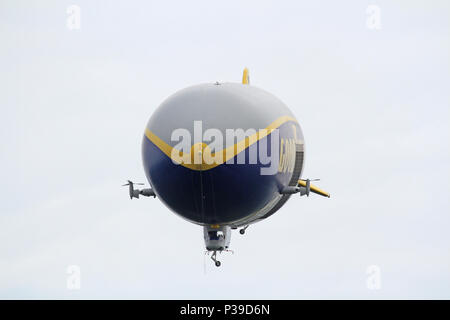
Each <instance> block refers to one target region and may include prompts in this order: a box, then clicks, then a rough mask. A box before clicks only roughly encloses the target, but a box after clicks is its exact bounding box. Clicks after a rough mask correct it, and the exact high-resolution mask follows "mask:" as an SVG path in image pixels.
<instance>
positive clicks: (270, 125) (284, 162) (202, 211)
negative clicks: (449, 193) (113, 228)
mask: <svg viewBox="0 0 450 320" xmlns="http://www.w3.org/2000/svg"><path fill="white" fill-rule="evenodd" d="M304 161H305V139H304V136H303V132H302V129H301V127H300V123H299V122H298V120H297V119H296V117H295V115H294V114H293V113H292V112H291V111H290V110H289V108H288V107H287V106H286V105H285V104H284V103H283V102H282V101H281V100H280V99H278V98H277V97H275V96H274V95H272V94H271V93H269V92H267V91H265V90H263V89H260V88H257V87H255V86H252V85H250V77H249V71H248V69H247V68H245V69H244V71H243V76H242V82H239V83H232V82H211V83H203V84H198V85H194V86H190V87H187V88H185V89H182V90H179V91H178V92H175V93H174V94H173V95H171V96H169V97H168V98H167V99H166V100H165V101H163V102H162V103H161V105H160V106H159V107H158V108H156V110H155V111H154V112H153V114H152V115H151V117H150V119H149V120H148V122H147V125H146V127H145V130H144V134H143V138H142V162H143V167H144V171H145V175H146V178H147V180H148V183H149V184H150V188H144V189H138V188H136V185H142V183H133V182H132V181H130V180H128V182H127V183H126V184H124V186H128V187H129V196H130V199H133V198H139V196H145V197H154V198H158V199H159V200H160V201H161V202H162V203H163V204H164V205H165V206H166V207H167V208H168V209H170V211H172V212H173V213H174V214H176V215H178V216H180V217H181V218H183V219H185V220H187V221H189V222H191V223H194V224H197V225H199V226H202V227H203V238H204V241H205V247H206V251H205V252H206V253H207V254H208V255H210V256H211V259H212V260H213V262H214V263H215V265H216V266H218V267H219V266H220V265H221V262H220V261H219V260H218V258H217V253H222V252H223V251H231V249H230V240H231V234H232V230H236V229H238V230H239V233H240V234H242V235H243V234H245V232H246V229H247V228H248V227H249V226H250V225H254V224H255V223H257V222H259V221H262V220H264V219H267V218H269V217H270V216H272V215H273V214H275V213H276V212H278V211H279V210H280V209H281V208H282V207H283V205H284V204H285V203H286V202H287V201H288V200H289V199H290V198H291V197H292V196H294V195H297V194H299V195H300V196H307V197H308V196H309V195H310V193H314V194H317V195H320V196H324V197H330V194H329V193H328V192H325V191H324V190H322V189H319V188H318V187H317V186H315V185H313V184H312V183H311V181H315V180H318V179H305V178H302V173H303V166H304Z"/></svg>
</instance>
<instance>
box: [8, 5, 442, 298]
mask: <svg viewBox="0 0 450 320" xmlns="http://www.w3.org/2000/svg"><path fill="white" fill-rule="evenodd" d="M44 3H45V4H44ZM70 4H77V5H79V6H80V8H81V30H73V31H70V30H69V29H68V28H67V27H66V19H67V13H66V9H67V7H68V6H69V5H70ZM369 4H375V5H378V6H379V7H380V8H381V24H382V29H381V30H378V31H375V30H370V29H368V28H367V27H366V19H367V14H366V8H367V6H368V5H369ZM449 15H450V4H449V2H448V1H444V0H443V1H425V0H423V1H406V0H405V1H396V2H395V3H394V2H393V1H377V0H374V1H356V0H355V1H320V3H319V2H318V1H303V2H302V3H300V1H291V2H282V3H280V1H273V2H270V1H252V2H250V1H246V2H245V3H243V1H183V2H181V1H178V2H174V1H155V2H153V3H151V2H150V1H142V2H136V1H121V4H119V3H113V2H112V1H70V2H69V1H46V2H44V1H1V2H0V88H1V90H0V106H1V111H2V113H1V114H2V116H1V117H0V137H1V149H0V150H1V151H0V152H1V164H2V165H1V169H0V170H1V184H0V195H1V201H0V298H44V299H45V298H64V299H65V298H150V299H154V298H163V299H166V298H185V299H189V298H194V299H196V298H204V299H215V298H223V299H231V298H233V299H239V298H247V299H263V298H267V299H272V298H274V299H278V298H288V299H291V298H344V299H345V298H358V299H371V298H374V299H379V298H447V299H448V298H450V232H449V230H450V217H449V214H450V212H449V200H448V199H449V191H450V190H449V178H450V174H449V142H448V141H449V126H448V125H449V119H450V117H449V102H450V94H449V88H450V86H449V84H450V81H449V80H450V77H449V71H450V68H449V53H450V52H449V49H450V43H449V30H450V26H449V24H450V23H449V21H450V19H449ZM245 66H247V67H248V68H249V69H250V75H251V81H252V84H254V85H256V86H258V87H261V88H264V89H265V90H268V91H269V92H271V93H273V94H275V95H276V96H277V97H279V98H280V99H281V100H283V101H284V102H285V103H286V104H287V105H288V106H289V107H290V108H291V110H292V111H293V113H294V114H295V115H296V116H297V118H298V120H299V121H300V124H301V126H302V128H303V132H304V135H305V141H306V148H307V149H306V152H307V153H306V167H305V171H304V173H305V176H306V177H311V178H317V177H319V178H321V179H322V181H320V183H319V185H320V187H321V188H323V189H325V190H327V191H329V192H330V193H331V194H332V198H330V199H326V198H322V197H318V196H310V197H309V198H306V197H302V198H300V197H297V196H294V197H292V198H291V200H290V201H289V202H288V203H287V205H286V206H285V207H283V209H282V210H281V211H279V212H277V214H275V215H273V216H272V217H271V218H269V219H267V220H265V221H264V222H261V223H259V224H256V225H253V226H251V227H250V228H249V229H248V230H247V233H246V235H245V236H241V235H239V234H238V233H237V232H235V233H233V237H232V239H231V248H232V249H234V250H235V254H234V255H222V257H221V260H222V267H221V268H216V267H215V266H213V264H212V262H211V261H210V260H206V264H205V263H204V256H203V252H204V244H203V238H202V229H201V227H199V226H196V225H193V224H190V223H188V222H186V221H184V220H182V219H181V218H179V217H177V216H175V215H174V214H173V213H171V212H169V210H168V209H167V208H166V207H164V205H163V204H162V203H161V202H160V201H158V200H154V199H153V198H152V199H147V198H144V199H140V200H139V201H136V200H134V201H130V200H129V198H128V196H127V190H126V189H125V188H122V187H120V185H121V184H123V183H124V182H125V179H133V180H135V181H140V182H146V181H145V176H144V172H143V169H142V163H141V154H140V145H141V139H142V134H143V130H144V128H145V125H146V123H147V120H148V118H149V117H150V115H151V114H152V112H153V111H154V110H155V109H156V107H157V106H158V105H159V104H160V103H161V102H162V101H163V100H164V99H165V98H166V97H167V96H169V95H170V94H172V93H173V92H175V91H177V90H179V89H181V88H184V87H186V86H189V85H192V84H196V83H202V82H214V81H235V82H239V81H240V80H241V77H242V69H243V68H244V67H245ZM69 265H78V266H80V268H81V289H80V290H68V289H67V288H66V279H67V274H66V268H67V266H69ZM370 265H377V266H379V267H380V269H381V288H380V289H379V290H369V289H368V288H367V286H366V280H367V277H368V275H367V274H366V268H367V267H368V266H370Z"/></svg>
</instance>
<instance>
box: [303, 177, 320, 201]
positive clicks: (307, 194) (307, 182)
mask: <svg viewBox="0 0 450 320" xmlns="http://www.w3.org/2000/svg"><path fill="white" fill-rule="evenodd" d="M300 180H302V181H305V182H306V187H305V189H306V192H305V194H306V196H307V197H309V191H310V189H311V181H320V179H300Z"/></svg>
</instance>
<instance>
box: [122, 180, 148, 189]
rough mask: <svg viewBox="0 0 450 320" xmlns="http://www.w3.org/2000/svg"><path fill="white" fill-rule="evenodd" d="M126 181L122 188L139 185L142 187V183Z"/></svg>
mask: <svg viewBox="0 0 450 320" xmlns="http://www.w3.org/2000/svg"><path fill="white" fill-rule="evenodd" d="M127 181H128V183H126V184H123V185H122V187H125V186H130V185H131V186H132V185H141V186H143V185H144V184H143V183H138V182H133V181H130V180H127Z"/></svg>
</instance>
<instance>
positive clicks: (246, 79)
mask: <svg viewBox="0 0 450 320" xmlns="http://www.w3.org/2000/svg"><path fill="white" fill-rule="evenodd" d="M242 84H250V73H249V71H248V68H245V69H244V73H243V74H242Z"/></svg>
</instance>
